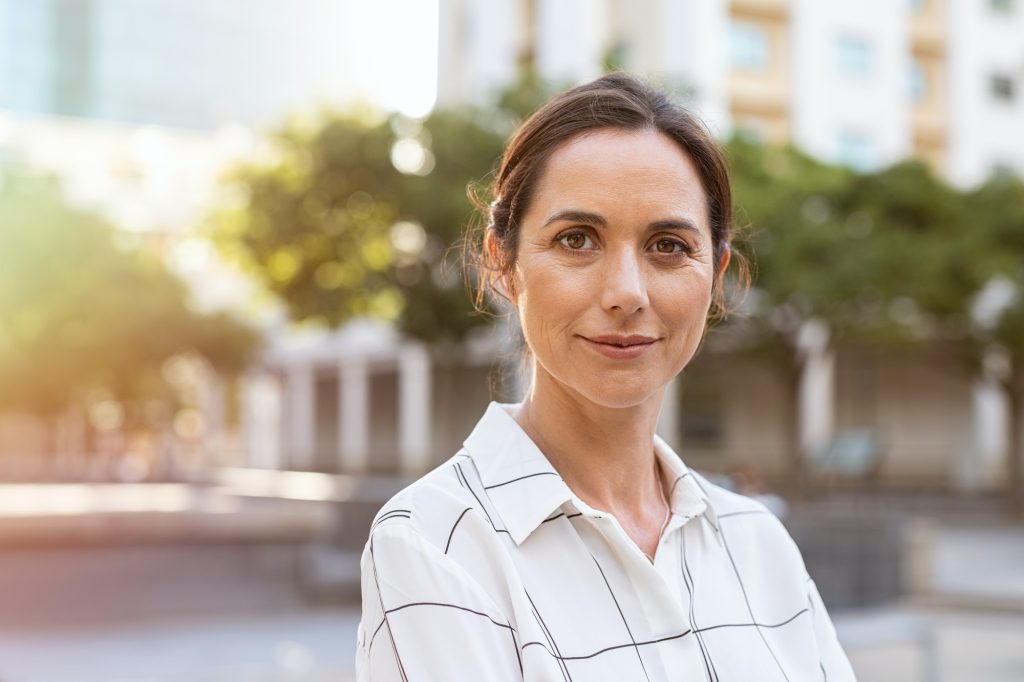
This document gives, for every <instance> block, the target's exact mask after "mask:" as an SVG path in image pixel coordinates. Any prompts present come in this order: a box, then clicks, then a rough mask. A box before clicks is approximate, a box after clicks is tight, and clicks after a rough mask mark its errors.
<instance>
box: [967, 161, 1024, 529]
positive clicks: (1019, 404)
mask: <svg viewBox="0 0 1024 682" xmlns="http://www.w3.org/2000/svg"><path fill="white" fill-rule="evenodd" d="M968 205H969V207H970V215H971V221H970V222H969V223H966V224H967V225H970V226H971V229H965V230H964V232H965V233H966V234H967V236H966V239H967V241H970V242H973V243H975V244H976V247H975V248H978V249H984V251H985V253H986V254H987V255H988V259H987V262H988V263H989V265H990V268H991V274H992V277H993V279H992V280H990V281H991V282H994V283H998V284H1001V285H1002V287H1001V288H1002V289H1003V291H1004V292H1005V294H1006V295H1004V296H1003V300H1001V301H997V302H996V304H995V306H994V308H993V309H991V310H987V311H978V310H976V315H975V318H976V319H975V324H974V327H973V328H974V330H975V336H976V340H977V347H976V352H975V354H974V358H973V359H974V360H975V361H976V363H977V365H978V367H979V368H980V370H981V371H982V372H985V373H987V374H989V375H992V376H994V378H995V379H996V380H997V381H998V383H999V386H1000V387H1001V389H1002V391H1003V394H1004V395H1005V397H1006V402H1007V405H1008V407H1009V419H1008V422H1007V433H1006V442H1007V461H1008V464H1009V466H1008V473H1009V493H1010V501H1011V506H1012V509H1013V511H1014V512H1015V513H1016V514H1018V515H1024V182H1022V181H1021V180H1020V179H1019V178H1012V177H997V178H994V179H992V180H991V181H990V182H988V183H986V184H984V185H982V186H981V187H979V188H977V189H976V190H974V191H973V192H971V193H970V195H969V196H968ZM979 228H980V229H979ZM986 357H987V358H991V359H994V362H988V363H986V362H985V358H986ZM993 364H994V365H995V366H991V365H993ZM986 365H989V366H986Z"/></svg>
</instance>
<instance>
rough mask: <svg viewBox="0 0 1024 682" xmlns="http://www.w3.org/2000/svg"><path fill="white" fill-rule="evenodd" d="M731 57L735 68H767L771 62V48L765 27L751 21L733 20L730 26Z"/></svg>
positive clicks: (748, 69) (753, 69) (762, 69)
mask: <svg viewBox="0 0 1024 682" xmlns="http://www.w3.org/2000/svg"><path fill="white" fill-rule="evenodd" d="M729 58H730V61H731V62H732V66H733V68H735V69H739V70H742V71H764V70H765V69H767V68H768V65H769V63H770V62H771V49H770V48H769V46H768V36H767V35H766V34H765V31H764V29H763V28H761V27H760V26H758V25H757V24H753V23H750V22H749V21H734V22H732V24H731V25H730V26H729Z"/></svg>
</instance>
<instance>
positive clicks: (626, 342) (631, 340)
mask: <svg viewBox="0 0 1024 682" xmlns="http://www.w3.org/2000/svg"><path fill="white" fill-rule="evenodd" d="M583 338H584V339H586V340H587V341H590V342H592V343H600V344H603V345H606V346H615V347H618V348H629V347H631V346H648V345H650V344H652V343H654V342H655V341H657V339H656V338H655V337H653V336H643V335H641V334H630V335H628V336H621V335H618V334H614V335H613V334H605V335H602V336H584V337H583Z"/></svg>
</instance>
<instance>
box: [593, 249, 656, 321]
mask: <svg viewBox="0 0 1024 682" xmlns="http://www.w3.org/2000/svg"><path fill="white" fill-rule="evenodd" d="M606 263H607V267H606V268H605V272H604V273H603V274H604V287H603V289H602V292H601V307H602V308H604V309H605V310H608V311H619V312H621V313H625V314H627V315H632V314H633V313H635V312H637V311H640V310H643V309H644V308H646V307H647V306H648V304H649V301H648V298H647V283H646V281H645V278H644V270H643V263H642V262H641V260H640V257H639V256H638V255H637V254H636V253H635V252H634V251H633V250H632V249H630V248H622V249H619V250H617V251H615V252H614V253H613V254H611V255H610V256H609V258H608V259H607V261H606Z"/></svg>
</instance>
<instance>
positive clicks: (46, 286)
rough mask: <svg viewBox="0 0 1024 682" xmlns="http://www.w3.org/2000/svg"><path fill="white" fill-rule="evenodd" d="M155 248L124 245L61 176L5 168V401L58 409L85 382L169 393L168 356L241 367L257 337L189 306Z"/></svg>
mask: <svg viewBox="0 0 1024 682" xmlns="http://www.w3.org/2000/svg"><path fill="white" fill-rule="evenodd" d="M186 299H187V292H186V289H185V286H184V285H183V284H182V283H181V282H180V281H179V280H177V279H176V278H175V277H174V276H173V275H171V274H170V272H168V271H167V270H166V268H165V267H164V266H163V264H162V263H161V262H160V261H159V260H158V259H156V258H155V257H153V256H151V255H148V254H144V253H140V252H136V251H128V250H123V249H119V248H117V247H116V246H115V245H114V241H113V232H112V230H111V229H110V227H109V226H108V225H106V224H105V223H104V222H103V221H102V220H100V219H99V218H97V217H96V216H94V215H91V214H88V213H85V212H81V211H78V210H75V209H73V208H71V207H69V206H68V205H67V204H66V203H65V202H64V201H63V199H62V197H61V195H60V192H59V188H58V187H57V186H56V183H54V182H52V181H45V180H41V179H38V178H29V177H25V176H19V175H15V174H13V173H11V174H7V175H6V176H5V177H4V179H3V184H2V185H0V409H18V410H26V411H31V412H35V413H37V414H39V415H41V416H45V417H56V416H57V415H58V414H60V413H61V412H62V411H64V410H65V409H66V408H68V407H69V406H70V405H71V404H72V403H73V402H74V401H75V400H76V399H77V396H78V395H79V394H81V393H82V392H83V391H85V390H87V389H93V388H103V389H105V390H107V391H109V392H110V393H111V394H112V395H113V397H114V398H116V399H118V400H120V401H122V402H125V403H128V404H138V403H139V402H140V401H142V400H143V399H147V398H169V396H170V390H169V387H168V385H167V384H166V383H165V381H164V379H163V377H162V376H161V367H162V365H163V363H164V361H165V360H167V359H168V358H170V357H172V356H173V355H175V354H178V353H182V352H189V351H192V352H197V353H199V354H201V355H203V356H204V357H206V358H207V359H208V360H209V361H210V362H211V363H212V364H213V365H214V366H215V367H216V368H217V369H218V370H220V371H222V372H224V373H227V374H231V373H233V372H237V371H239V370H240V369H241V368H242V367H243V366H244V364H245V363H246V361H247V359H248V356H249V354H250V353H251V351H252V350H253V349H254V348H255V343H256V335H255V334H254V333H253V332H252V331H250V330H248V329H247V328H245V327H243V326H241V325H240V324H239V323H237V322H234V321H233V320H230V319H228V318H227V317H225V316H223V315H220V316H200V315H198V314H196V313H194V312H193V311H191V310H190V309H189V308H188V307H187V305H186Z"/></svg>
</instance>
